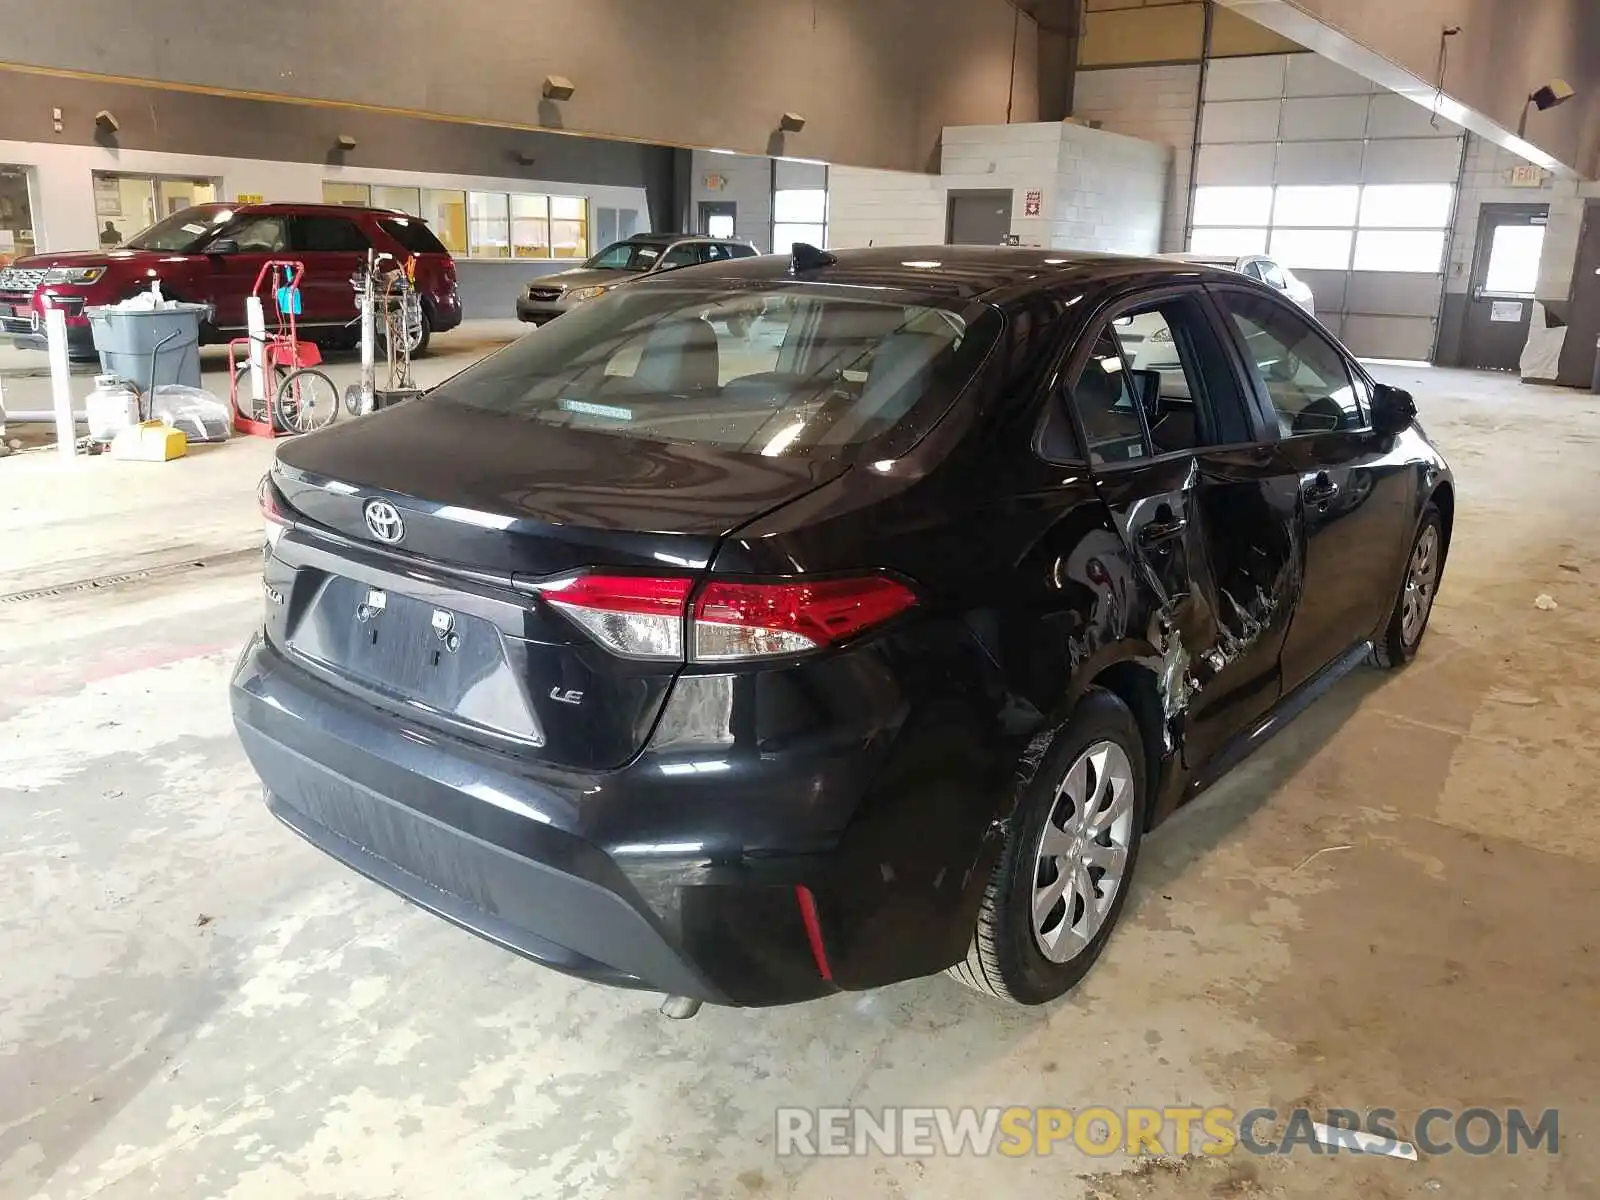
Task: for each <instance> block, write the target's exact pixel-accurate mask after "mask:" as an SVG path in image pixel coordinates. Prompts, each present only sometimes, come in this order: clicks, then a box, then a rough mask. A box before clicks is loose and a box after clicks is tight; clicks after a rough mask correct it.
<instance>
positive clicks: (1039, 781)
mask: <svg viewBox="0 0 1600 1200" xmlns="http://www.w3.org/2000/svg"><path fill="white" fill-rule="evenodd" d="M1149 786H1150V785H1149V781H1148V780H1147V779H1146V772H1145V760H1144V743H1143V739H1142V738H1141V737H1140V735H1139V725H1138V722H1136V721H1135V720H1134V718H1133V714H1132V713H1131V712H1129V711H1128V707H1127V705H1125V704H1124V703H1123V702H1122V701H1121V700H1120V699H1119V698H1118V697H1117V696H1115V695H1113V694H1112V693H1111V692H1108V691H1105V690H1103V689H1101V688H1093V689H1091V690H1090V691H1089V693H1088V694H1087V695H1086V696H1085V697H1084V698H1083V700H1082V701H1081V702H1080V703H1079V704H1078V708H1077V710H1076V711H1075V712H1074V713H1073V715H1072V719H1071V720H1070V721H1068V722H1067V724H1066V727H1065V728H1064V729H1063V730H1062V731H1061V732H1060V733H1059V734H1058V735H1057V736H1056V738H1055V740H1054V741H1053V742H1052V743H1051V745H1050V747H1049V749H1048V750H1047V751H1046V752H1045V754H1044V757H1043V758H1042V759H1041V760H1040V762H1039V765H1038V768H1037V769H1036V770H1035V771H1034V772H1033V774H1032V776H1031V777H1029V778H1028V779H1027V780H1026V782H1024V783H1023V785H1022V791H1021V794H1020V796H1019V798H1018V802H1017V809H1016V812H1015V813H1013V814H1012V817H1011V821H1010V827H1009V829H1008V831H1007V834H1006V842H1005V849H1004V850H1003V851H1002V852H1001V855H1000V861H999V862H998V863H997V864H996V865H995V869H994V874H993V876H992V877H991V878H990V880H989V887H988V890H987V891H986V892H985V893H984V897H983V905H982V908H981V909H980V911H979V914H978V926H977V929H976V930H975V931H974V932H973V936H972V945H971V948H970V949H969V950H968V952H967V957H966V960H965V961H964V962H960V963H957V964H956V965H955V966H954V967H951V968H950V974H951V975H953V976H955V978H956V979H958V980H960V981H961V982H962V983H964V984H966V985H967V986H968V987H970V988H972V989H974V990H975V991H979V992H983V993H985V994H987V995H991V996H998V997H1000V998H1001V999H1004V1000H1010V1001H1013V1002H1014V1003H1017V1004H1043V1003H1045V1002H1046V1001H1049V1000H1054V999H1055V998H1056V997H1058V996H1061V995H1063V994H1064V993H1066V992H1067V991H1068V990H1069V989H1071V988H1072V987H1074V986H1075V985H1076V984H1077V983H1078V981H1079V980H1080V979H1082V978H1083V977H1084V976H1085V975H1086V974H1088V972H1089V968H1090V967H1092V966H1093V965H1094V963H1095V960H1096V959H1098V958H1099V957H1100V952H1101V951H1102V950H1104V949H1105V945H1106V942H1107V941H1108V940H1109V939H1110V937H1111V930H1112V928H1113V927H1114V926H1115V925H1116V923H1117V918H1118V917H1120V916H1121V914H1122V907H1123V905H1124V904H1125V903H1126V902H1127V897H1128V885H1129V881H1130V879H1131V878H1132V876H1133V866H1134V862H1135V860H1136V859H1137V858H1138V854H1139V842H1140V837H1141V834H1142V833H1143V830H1144V821H1145V812H1146V807H1147V796H1148V788H1149Z"/></svg>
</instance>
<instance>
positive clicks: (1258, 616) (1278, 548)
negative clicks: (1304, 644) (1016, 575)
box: [1082, 450, 1304, 767]
mask: <svg viewBox="0 0 1600 1200" xmlns="http://www.w3.org/2000/svg"><path fill="white" fill-rule="evenodd" d="M1099 487H1100V489H1101V494H1102V496H1103V498H1104V499H1105V501H1106V503H1107V506H1108V507H1109V508H1110V510H1111V512H1112V515H1113V517H1114V518H1115V520H1116V523H1117V534H1118V542H1119V543H1120V544H1119V545H1118V546H1117V547H1116V548H1117V550H1118V551H1121V553H1119V554H1118V555H1117V556H1116V557H1117V558H1118V559H1119V560H1120V561H1122V562H1124V563H1127V564H1130V566H1131V569H1132V571H1133V572H1135V574H1136V579H1135V580H1133V581H1130V582H1131V583H1133V584H1135V585H1136V590H1137V592H1139V593H1141V594H1143V595H1146V596H1148V597H1150V604H1149V607H1148V611H1147V612H1146V613H1145V614H1144V616H1143V618H1142V620H1136V621H1127V622H1126V625H1127V628H1128V633H1129V635H1130V636H1141V635H1142V636H1143V639H1144V640H1145V641H1146V642H1148V644H1149V645H1150V647H1151V648H1152V650H1153V651H1154V655H1153V657H1151V658H1150V659H1149V660H1148V661H1147V662H1146V663H1145V665H1146V666H1148V667H1149V668H1150V669H1151V670H1153V671H1154V672H1155V673H1156V678H1157V685H1158V689H1159V692H1160V696H1161V701H1162V708H1163V712H1164V715H1165V717H1166V731H1165V742H1166V745H1165V748H1166V749H1168V750H1171V749H1174V748H1177V747H1178V746H1179V745H1182V746H1183V747H1184V749H1185V758H1186V761H1187V762H1188V764H1189V765H1190V766H1191V767H1194V766H1196V765H1198V763H1199V762H1201V761H1203V759H1204V758H1205V757H1207V756H1208V755H1209V754H1210V752H1211V751H1212V750H1213V749H1214V748H1215V747H1216V746H1217V745H1219V744H1220V743H1221V742H1222V741H1225V740H1226V739H1227V738H1228V737H1229V736H1231V735H1232V734H1233V733H1235V732H1237V731H1238V730H1239V728H1241V727H1242V726H1243V725H1244V724H1245V723H1246V722H1248V721H1249V720H1251V719H1253V718H1254V717H1256V716H1259V715H1260V714H1261V713H1262V712H1264V711H1266V709H1267V708H1269V707H1270V706H1271V705H1272V703H1273V702H1274V701H1275V700H1276V699H1277V692H1278V678H1279V677H1278V654H1279V651H1280V649H1281V647H1282V644H1283V638H1284V634H1285V633H1286V631H1287V630H1288V627H1289V621H1290V619H1291V617H1292V616H1293V613H1294V609H1295V605H1296V603H1297V602H1298V598H1299V595H1300V590H1301V581H1302V578H1303V570H1304V546H1303V542H1302V539H1301V537H1300V536H1299V530H1298V524H1297V521H1298V518H1297V515H1296V512H1295V508H1294V503H1295V492H1294V487H1293V481H1292V480H1281V479H1279V478H1278V477H1277V475H1276V474H1275V471H1274V468H1273V467H1272V465H1271V464H1270V462H1268V461H1267V460H1266V459H1264V458H1263V457H1262V456H1260V455H1259V454H1257V453H1255V452H1253V451H1248V450H1247V451H1239V452H1235V453H1228V452H1211V453H1206V452H1202V453H1200V454H1197V455H1192V456H1185V457H1181V458H1172V459H1167V460H1163V461H1157V462H1155V463H1151V464H1149V465H1146V466H1142V467H1139V468H1136V469H1132V470H1123V471H1117V472H1113V473H1107V474H1105V475H1103V476H1101V477H1100V479H1099ZM1082 553H1084V554H1085V555H1086V556H1087V558H1086V563H1085V572H1086V574H1087V575H1088V576H1089V579H1090V582H1091V583H1095V582H1097V581H1096V580H1095V579H1094V575H1095V572H1096V570H1097V567H1096V564H1097V563H1098V562H1099V561H1100V558H1099V556H1098V554H1096V553H1095V549H1094V547H1092V546H1091V545H1090V544H1089V543H1088V541H1087V539H1086V541H1085V545H1084V548H1083V550H1082ZM1100 569H1102V570H1103V568H1100ZM1116 583H1117V581H1115V580H1111V581H1108V582H1106V583H1104V584H1101V585H1100V587H1101V590H1103V591H1105V592H1106V593H1107V594H1108V595H1109V596H1111V597H1114V596H1116V595H1117V594H1118V589H1117V586H1116ZM1129 590H1130V591H1132V590H1135V589H1134V588H1129ZM1096 624H1098V622H1096Z"/></svg>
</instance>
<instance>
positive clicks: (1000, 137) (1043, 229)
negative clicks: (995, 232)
mask: <svg viewBox="0 0 1600 1200" xmlns="http://www.w3.org/2000/svg"><path fill="white" fill-rule="evenodd" d="M1063 128H1067V127H1065V126H1062V125H1060V124H1058V123H1056V122H1054V121H1037V122H1028V123H1026V124H1014V125H959V126H957V125H952V126H949V127H947V128H946V129H945V131H944V136H943V138H942V139H941V141H940V158H939V163H940V167H941V168H942V173H941V175H940V179H941V181H942V182H943V185H944V187H945V188H947V189H962V190H964V189H972V188H1010V189H1011V232H1012V233H1014V234H1016V235H1017V237H1018V238H1019V239H1020V240H1021V242H1022V244H1023V245H1024V246H1050V245H1054V243H1053V242H1052V241H1051V240H1050V237H1051V217H1050V214H1051V212H1052V207H1053V205H1054V203H1055V199H1054V193H1055V187H1056V176H1057V175H1058V174H1059V160H1060V155H1061V136H1062V135H1061V131H1062V129H1063ZM1030 191H1037V192H1039V193H1041V196H1040V200H1041V203H1040V207H1039V215H1038V216H1036V217H1028V216H1024V215H1023V213H1024V211H1025V205H1024V200H1025V197H1026V195H1027V193H1028V192H1030ZM934 240H935V241H940V242H942V241H944V220H943V217H942V216H941V218H940V222H939V236H938V237H937V238H936V239H934Z"/></svg>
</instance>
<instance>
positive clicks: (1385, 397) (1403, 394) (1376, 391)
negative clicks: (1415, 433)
mask: <svg viewBox="0 0 1600 1200" xmlns="http://www.w3.org/2000/svg"><path fill="white" fill-rule="evenodd" d="M1416 419H1417V402H1416V401H1415V400H1413V399H1412V398H1411V393H1410V392H1408V391H1406V390H1405V389H1404V388H1397V387H1391V386H1390V385H1389V384H1387V383H1380V384H1378V385H1377V386H1376V387H1374V388H1373V389H1372V427H1373V429H1375V430H1377V431H1378V432H1379V433H1381V434H1383V435H1385V436H1386V437H1392V436H1394V435H1395V434H1397V433H1401V432H1403V431H1404V430H1406V429H1408V428H1410V426H1411V423H1412V422H1413V421H1415V420H1416Z"/></svg>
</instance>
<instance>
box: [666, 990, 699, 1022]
mask: <svg viewBox="0 0 1600 1200" xmlns="http://www.w3.org/2000/svg"><path fill="white" fill-rule="evenodd" d="M700 1003H701V1002H700V1001H699V1000H691V999H690V998H689V997H688V996H668V997H666V998H665V999H664V1000H662V1001H661V1015H662V1016H664V1017H670V1018H671V1019H672V1020H674V1021H687V1020H688V1019H689V1018H690V1017H692V1016H694V1015H695V1013H697V1012H699V1011H700Z"/></svg>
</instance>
